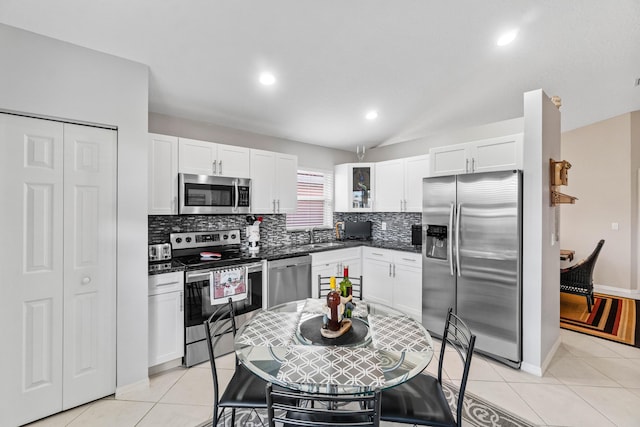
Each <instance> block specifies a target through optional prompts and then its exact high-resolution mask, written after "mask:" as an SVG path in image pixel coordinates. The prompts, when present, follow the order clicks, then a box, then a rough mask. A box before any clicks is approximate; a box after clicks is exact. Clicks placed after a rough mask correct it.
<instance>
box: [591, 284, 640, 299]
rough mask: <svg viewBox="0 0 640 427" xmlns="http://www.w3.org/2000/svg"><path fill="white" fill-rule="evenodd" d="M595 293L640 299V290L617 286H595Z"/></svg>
mask: <svg viewBox="0 0 640 427" xmlns="http://www.w3.org/2000/svg"><path fill="white" fill-rule="evenodd" d="M593 291H594V292H598V293H601V294H607V295H613V296H616V297H622V298H631V299H640V290H637V289H622V288H618V287H615V286H606V285H596V284H594V285H593Z"/></svg>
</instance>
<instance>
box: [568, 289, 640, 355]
mask: <svg viewBox="0 0 640 427" xmlns="http://www.w3.org/2000/svg"><path fill="white" fill-rule="evenodd" d="M594 297H595V303H594V305H593V308H592V310H591V313H589V312H588V311H587V301H586V298H585V297H583V296H578V295H571V294H564V293H560V327H561V328H564V329H569V330H572V331H576V332H581V333H583V334H588V335H593V336H595V337H599V338H604V339H607V340H611V341H616V342H620V343H623V344H627V345H632V346H634V347H640V330H639V328H638V325H637V314H638V312H639V311H640V301H636V300H633V299H629V298H620V297H615V296H611V295H604V294H595V295H594Z"/></svg>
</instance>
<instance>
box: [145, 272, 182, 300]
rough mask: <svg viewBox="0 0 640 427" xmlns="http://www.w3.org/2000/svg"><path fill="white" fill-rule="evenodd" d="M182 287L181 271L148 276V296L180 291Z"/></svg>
mask: <svg viewBox="0 0 640 427" xmlns="http://www.w3.org/2000/svg"><path fill="white" fill-rule="evenodd" d="M183 286H184V273H183V272H182V271H175V272H173V273H164V274H155V275H153V276H149V295H158V294H164V293H167V292H175V291H181V290H182V289H183Z"/></svg>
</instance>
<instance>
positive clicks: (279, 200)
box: [277, 199, 280, 213]
mask: <svg viewBox="0 0 640 427" xmlns="http://www.w3.org/2000/svg"><path fill="white" fill-rule="evenodd" d="M277 201H278V213H280V199H277Z"/></svg>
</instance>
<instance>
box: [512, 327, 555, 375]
mask: <svg viewBox="0 0 640 427" xmlns="http://www.w3.org/2000/svg"><path fill="white" fill-rule="evenodd" d="M560 344H562V338H561V337H560V335H558V339H556V342H555V343H553V346H551V350H549V353H548V354H547V357H545V358H544V361H543V362H542V366H536V365H532V364H531V363H528V362H524V361H523V362H522V365H520V369H521V370H523V371H525V372H527V373H529V374H532V375H535V376H537V377H542V376H543V375H544V372H545V371H546V370H547V368H548V367H549V364H551V361H552V360H553V356H555V355H556V352H557V351H558V349H559V348H560Z"/></svg>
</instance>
